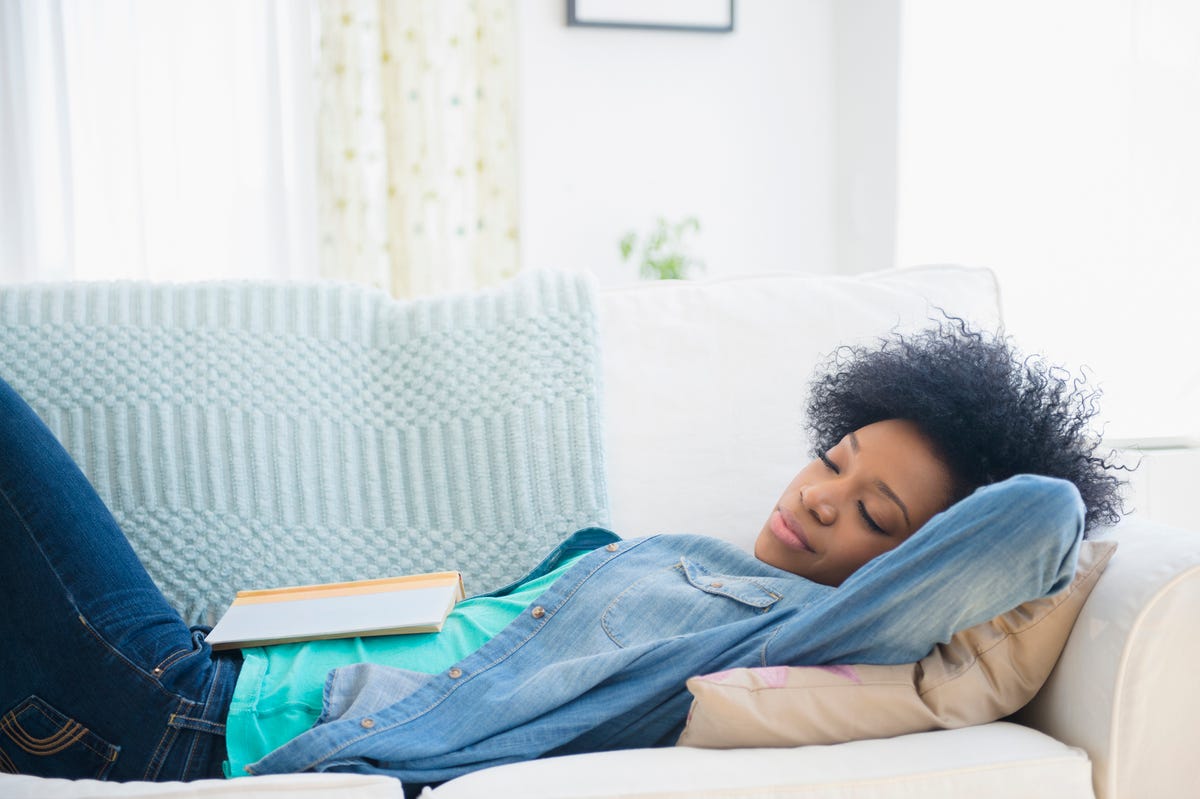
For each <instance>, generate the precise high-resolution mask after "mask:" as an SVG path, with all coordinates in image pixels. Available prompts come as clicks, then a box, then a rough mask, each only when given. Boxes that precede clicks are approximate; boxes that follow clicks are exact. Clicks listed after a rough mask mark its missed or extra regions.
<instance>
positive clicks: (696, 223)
mask: <svg viewBox="0 0 1200 799" xmlns="http://www.w3.org/2000/svg"><path fill="white" fill-rule="evenodd" d="M699 232H700V220H699V219H697V218H696V217H694V216H689V217H685V218H684V219H682V220H681V221H679V222H675V223H674V224H672V223H669V222H667V220H666V219H665V218H663V217H661V216H660V217H659V218H658V221H657V223H656V224H655V226H654V229H653V230H651V231H650V232H649V233H647V234H646V235H644V236H638V234H637V233H635V232H634V231H632V230H631V231H629V232H628V233H626V234H625V235H624V236H622V237H621V260H622V261H623V262H628V261H629V260H630V259H631V258H633V257H634V251H635V250H636V251H637V258H638V273H639V274H640V275H641V276H642V277H643V278H645V279H647V280H686V279H687V278H688V277H689V275H690V274H691V272H692V271H693V270H697V271H699V270H702V269H704V263H703V262H702V261H699V260H697V259H696V258H694V257H692V255H691V254H690V253H689V251H688V246H687V244H686V242H685V239H686V238H687V237H688V235H690V234H694V233H699ZM639 245H640V246H639Z"/></svg>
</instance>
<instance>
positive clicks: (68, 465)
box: [0, 380, 240, 780]
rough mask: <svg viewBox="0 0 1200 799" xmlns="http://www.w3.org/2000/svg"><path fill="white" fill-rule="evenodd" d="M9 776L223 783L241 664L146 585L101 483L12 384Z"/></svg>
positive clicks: (5, 705)
mask: <svg viewBox="0 0 1200 799" xmlns="http://www.w3.org/2000/svg"><path fill="white" fill-rule="evenodd" d="M0 552H2V553H3V558H4V560H3V567H2V569H0V713H2V714H3V715H2V716H0V771H7V772H16V773H21V774H36V775H41V776H46V777H69V778H94V779H110V780H194V779H200V778H203V777H219V776H221V763H222V761H223V760H224V758H225V746H224V741H225V739H224V734H225V716H226V714H227V712H228V707H229V701H230V698H231V697H232V695H233V687H234V682H235V681H236V679H237V672H238V666H239V663H240V656H239V655H229V654H225V653H221V654H216V655H214V653H213V652H212V648H211V647H210V646H209V645H208V643H207V642H205V640H204V633H205V632H206V631H207V630H206V628H189V627H188V626H187V625H186V624H185V623H184V621H183V619H182V618H181V617H180V615H179V614H178V613H177V612H176V611H175V610H174V609H173V608H172V607H171V606H170V605H168V604H167V602H166V600H165V599H164V598H163V595H162V593H161V592H160V591H159V590H158V587H157V586H156V585H155V584H154V582H153V581H152V580H151V579H150V577H149V575H147V574H146V570H145V569H144V568H143V567H142V564H141V562H140V561H139V560H138V558H137V556H136V555H135V554H134V552H133V550H132V549H131V548H130V546H129V542H128V541H127V540H126V539H125V536H124V534H123V533H122V532H121V530H120V528H118V526H117V523H116V521H115V520H114V519H113V517H112V515H111V514H110V513H109V511H108V509H107V508H106V507H105V506H104V503H103V502H102V501H101V500H100V497H99V496H97V494H96V492H95V491H94V490H93V489H92V486H91V484H90V483H89V482H88V480H87V478H86V477H84V475H83V473H82V472H80V471H79V469H78V467H76V465H75V463H74V462H73V461H72V460H71V457H70V456H69V455H68V454H67V452H66V451H65V450H64V449H63V448H62V446H61V445H60V444H59V443H58V441H57V439H55V437H54V435H53V434H52V433H51V432H50V430H49V429H48V428H47V427H46V426H45V425H44V424H43V423H42V421H41V420H40V419H39V418H38V417H37V415H36V414H35V413H34V412H33V410H32V409H30V407H29V406H28V405H26V404H25V402H24V401H23V400H22V399H21V398H20V397H19V396H18V395H17V394H16V392H14V391H13V390H12V388H11V387H10V386H9V385H8V384H7V383H5V382H4V381H2V380H0Z"/></svg>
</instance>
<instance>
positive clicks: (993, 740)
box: [423, 722, 1094, 799]
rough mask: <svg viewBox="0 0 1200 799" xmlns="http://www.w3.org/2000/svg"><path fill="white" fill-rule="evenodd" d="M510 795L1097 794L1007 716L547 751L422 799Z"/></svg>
mask: <svg viewBox="0 0 1200 799" xmlns="http://www.w3.org/2000/svg"><path fill="white" fill-rule="evenodd" d="M508 796H520V797H521V798H522V799H619V798H620V797H624V798H625V799H632V798H633V797H636V799H697V797H703V798H704V799H791V798H792V797H795V798H796V799H799V797H803V798H804V799H902V798H903V799H918V797H919V799H962V798H963V797H970V799H1012V797H1020V798H1021V799H1094V797H1093V794H1092V780H1091V768H1090V764H1089V762H1088V758H1087V755H1086V754H1085V753H1084V752H1083V751H1081V750H1079V749H1075V748H1072V747H1069V746H1066V745H1064V744H1061V743H1059V742H1058V741H1056V740H1054V739H1053V738H1051V737H1049V736H1047V735H1043V734H1042V733H1039V732H1037V731H1036V730H1031V729H1029V728H1027V727H1021V726H1019V725H1016V724H1008V723H1004V722H997V723H994V724H986V725H983V726H979V727H966V728H963V729H959V730H939V731H937V732H927V733H918V734H916V735H906V736H902V737H900V738H892V739H889V740H886V741H854V742H851V743H845V744H837V745H834V746H806V747H801V748H799V749H731V750H725V751H716V750H711V749H692V748H688V747H675V748H673V749H634V750H629V751H624V752H600V753H597V754H589V755H572V756H570V757H554V758H547V759H544V760H533V761H529V762H526V763H513V764H510V765H506V766H498V767H496V768H490V769H485V770H483V771H477V772H474V773H472V774H466V775H464V776H462V777H458V778H457V779H454V780H451V781H450V782H447V783H445V784H444V785H442V786H440V787H438V788H435V789H434V790H433V791H432V792H431V795H430V796H429V797H428V799H478V798H479V797H508ZM423 799H424V797H423Z"/></svg>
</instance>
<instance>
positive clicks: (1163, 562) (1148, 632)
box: [1015, 517, 1200, 799]
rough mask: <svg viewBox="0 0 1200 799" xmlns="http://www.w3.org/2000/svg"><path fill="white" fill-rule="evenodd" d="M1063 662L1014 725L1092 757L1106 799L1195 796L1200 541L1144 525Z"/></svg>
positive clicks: (1126, 529) (1096, 594)
mask: <svg viewBox="0 0 1200 799" xmlns="http://www.w3.org/2000/svg"><path fill="white" fill-rule="evenodd" d="M1098 537H1104V538H1113V539H1116V540H1118V541H1120V548H1119V549H1118V550H1117V552H1116V554H1115V555H1114V556H1113V559H1112V561H1111V562H1110V563H1109V566H1108V569H1107V571H1105V573H1104V576H1103V577H1102V578H1101V579H1100V582H1099V583H1098V584H1097V585H1096V588H1095V590H1093V592H1092V595H1091V597H1089V599H1088V601H1087V604H1086V605H1084V607H1083V611H1082V612H1081V613H1080V615H1079V619H1078V620H1077V621H1076V622H1075V628H1074V630H1073V631H1072V633H1071V637H1070V638H1069V639H1068V641H1067V645H1066V648H1065V649H1064V650H1063V653H1062V657H1060V658H1059V661H1058V664H1057V665H1056V666H1055V669H1054V672H1053V673H1052V674H1051V675H1050V679H1049V680H1048V681H1047V683H1046V685H1045V687H1044V688H1043V689H1042V691H1041V692H1040V693H1039V694H1038V696H1037V697H1036V698H1035V699H1034V700H1033V702H1031V703H1030V704H1029V705H1028V706H1027V707H1026V708H1025V709H1024V710H1022V711H1021V712H1020V713H1019V714H1018V715H1017V716H1016V718H1015V720H1017V721H1020V722H1022V723H1025V724H1028V725H1030V726H1032V727H1035V728H1037V729H1039V730H1041V731H1042V732H1045V733H1047V734H1048V735H1051V736H1053V737H1055V738H1057V739H1059V740H1060V741H1063V742H1064V743H1067V744H1069V745H1071V746H1078V747H1080V748H1082V749H1084V750H1086V751H1087V752H1088V754H1089V755H1090V757H1091V759H1092V763H1093V780H1094V784H1095V791H1096V797H1097V799H1132V797H1140V796H1187V795H1190V793H1191V792H1192V791H1194V790H1195V786H1196V784H1197V782H1200V758H1197V757H1196V754H1195V752H1193V751H1191V750H1192V748H1193V745H1194V742H1195V737H1196V729H1197V727H1196V723H1197V722H1196V720H1197V719H1198V718H1200V681H1198V680H1197V678H1196V676H1195V671H1196V666H1197V663H1198V662H1200V624H1198V622H1200V531H1192V530H1179V529H1174V528H1169V527H1165V526H1162V525H1157V524H1154V523H1152V522H1146V521H1141V520H1138V519H1136V517H1135V518H1131V519H1127V520H1125V521H1123V522H1122V523H1120V524H1119V525H1117V526H1116V527H1114V528H1111V529H1110V530H1106V531H1104V532H1103V534H1102V535H1101V536H1098Z"/></svg>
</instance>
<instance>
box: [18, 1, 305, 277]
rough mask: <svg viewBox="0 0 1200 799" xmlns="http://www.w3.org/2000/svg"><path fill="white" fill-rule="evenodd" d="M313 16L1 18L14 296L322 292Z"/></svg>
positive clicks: (252, 6) (154, 8) (47, 7)
mask: <svg viewBox="0 0 1200 799" xmlns="http://www.w3.org/2000/svg"><path fill="white" fill-rule="evenodd" d="M310 13H311V11H310V7H309V4H308V3H294V2H287V1H286V0H258V1H256V2H244V1H243V0H223V1H222V0H212V1H211V2H178V1H168V0H105V1H104V2H91V0H4V2H0V71H2V75H0V280H8V281H14V280H47V279H67V278H75V279H102V278H118V277H127V278H149V279H160V280H162V279H166V280H189V279H201V278H237V277H301V278H303V277H312V276H315V275H316V274H317V255H316V253H317V251H316V228H317V225H316V182H315V166H314V165H315V162H316V157H315V131H314V125H313V122H312V120H313V118H314V112H313V90H312V65H313V56H312V52H311V51H312V46H313V45H312V31H311V22H310Z"/></svg>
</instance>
